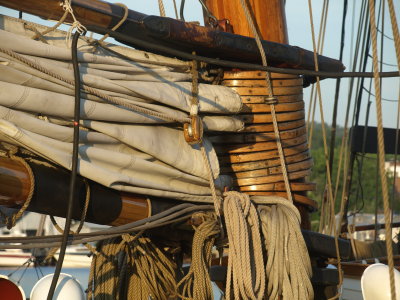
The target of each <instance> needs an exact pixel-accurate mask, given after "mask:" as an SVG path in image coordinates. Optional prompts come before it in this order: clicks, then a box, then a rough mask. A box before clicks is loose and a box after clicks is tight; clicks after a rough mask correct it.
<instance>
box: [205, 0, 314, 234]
mask: <svg viewBox="0 0 400 300" xmlns="http://www.w3.org/2000/svg"><path fill="white" fill-rule="evenodd" d="M246 1H247V5H248V7H249V10H250V13H251V14H252V16H253V20H254V21H255V23H256V28H257V29H258V32H259V35H260V37H261V38H262V39H265V40H268V41H272V42H278V43H283V44H287V43H288V34H287V27H286V17H285V7H284V6H285V4H284V2H285V1H284V0H246ZM240 2H241V1H240V0H206V1H205V4H206V6H207V8H208V9H209V11H210V13H211V14H212V15H214V16H215V17H216V18H217V19H218V20H225V23H229V25H230V26H231V30H232V31H233V33H234V34H240V35H244V36H249V37H254V35H253V33H252V31H251V29H250V27H249V25H248V20H247V18H246V16H245V13H244V10H243V7H242V5H241V3H240ZM206 18H207V16H206ZM222 23H223V22H222ZM219 24H221V21H219ZM271 83H272V89H273V93H274V95H275V96H276V97H277V103H276V105H275V106H276V107H278V106H282V105H285V104H288V103H290V104H291V105H300V106H301V105H303V106H304V102H303V100H302V79H301V78H299V77H298V76H294V75H285V74H276V73H274V74H271ZM222 84H223V85H226V86H230V87H231V88H233V89H234V90H236V91H237V92H238V93H239V94H240V95H241V96H242V99H243V103H244V106H245V109H244V111H246V113H248V112H249V111H250V112H251V113H252V115H251V116H252V117H251V119H252V120H251V121H249V122H247V123H248V124H246V126H247V127H245V129H244V132H245V133H243V135H245V134H246V132H252V133H253V132H256V133H255V135H258V137H259V140H261V139H262V138H263V136H265V135H266V134H267V135H270V136H273V133H272V132H271V130H272V129H271V128H272V126H271V125H272V124H271V123H270V122H271V121H268V120H270V117H271V116H270V114H271V112H270V111H269V110H268V109H267V108H268V107H269V105H268V104H267V103H265V101H264V100H265V99H266V98H267V97H268V89H267V86H266V82H265V73H264V72H249V71H241V70H236V69H235V70H232V71H225V75H224V80H223V81H222ZM260 108H261V109H260ZM293 112H296V113H298V112H301V113H302V114H304V110H303V109H301V110H300V109H298V108H297V109H294V110H293ZM247 116H248V115H247ZM247 116H246V117H247ZM261 118H262V119H264V120H265V121H264V122H265V123H264V122H263V123H264V124H259V123H260V122H258V121H256V119H261ZM287 121H288V122H287V123H286V124H285V126H286V125H289V128H291V130H294V131H296V132H298V135H297V138H299V139H302V141H305V142H304V143H302V144H299V143H296V146H295V147H290V146H288V142H285V141H283V143H282V147H283V152H284V153H285V160H286V167H287V169H288V171H289V178H290V185H291V189H292V192H293V193H292V196H293V199H294V201H295V204H296V206H297V207H298V209H299V211H300V213H301V216H302V227H303V228H306V229H309V228H310V222H309V214H308V210H309V208H315V207H316V205H315V202H314V201H312V200H311V199H308V198H307V197H306V196H305V193H306V192H307V191H308V190H312V189H313V188H314V186H313V185H312V184H309V183H305V178H306V176H307V175H301V176H297V175H296V176H294V173H295V172H294V173H293V172H291V171H290V170H293V166H294V165H295V164H304V166H303V167H302V171H304V172H305V173H306V172H308V174H309V172H310V165H311V158H310V157H309V153H308V152H307V151H304V149H306V148H308V146H307V142H306V140H307V137H306V133H305V129H304V124H305V119H304V115H303V117H302V118H301V117H299V116H296V117H293V118H292V119H289V120H287ZM299 124H300V125H299ZM285 126H283V123H281V122H279V120H278V128H279V130H280V131H281V140H282V137H283V135H284V134H285ZM267 127H268V129H266V128H267ZM286 129H287V127H286ZM221 139H225V140H226V137H223V136H221ZM245 139H246V137H244V138H243V140H245ZM246 140H248V141H251V140H250V139H246ZM262 144H263V143H258V142H257V137H255V138H254V140H253V141H252V143H251V145H250V144H248V147H247V148H246V150H244V147H241V145H237V146H235V147H232V145H227V146H226V147H225V149H223V150H222V151H220V153H219V154H221V155H227V154H229V155H230V162H231V166H230V167H231V170H230V172H229V173H230V175H232V176H233V177H234V178H235V179H236V185H237V188H238V189H239V190H240V191H242V192H245V193H248V194H250V195H265V196H269V195H277V196H283V197H286V194H285V189H284V188H283V187H284V184H283V178H272V176H271V172H270V170H269V169H268V168H266V166H269V165H270V162H271V160H274V159H277V158H278V154H277V152H276V151H275V152H274V153H272V155H271V156H268V158H267V160H266V157H267V156H265V155H264V156H263V155H262V152H257V153H258V154H259V156H258V157H257V156H256V155H254V154H257V153H254V152H253V151H256V150H255V149H258V151H260V150H261V149H263V148H262V147H263V145H262ZM275 149H276V148H275ZM217 152H218V150H217ZM289 152H290V153H289ZM250 155H253V157H254V158H253V161H252V166H254V170H251V171H250V172H240V171H239V172H238V171H237V170H243V168H246V165H245V164H243V163H237V162H238V156H241V157H244V158H248V157H249V156H250ZM293 162H295V163H293ZM307 163H308V165H307ZM246 170H247V169H246ZM280 172H282V170H280ZM246 173H247V175H246ZM243 177H247V178H243ZM243 179H245V180H243ZM310 187H311V188H310Z"/></svg>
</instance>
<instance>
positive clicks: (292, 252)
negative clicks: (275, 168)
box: [257, 197, 314, 300]
mask: <svg viewBox="0 0 400 300" xmlns="http://www.w3.org/2000/svg"><path fill="white" fill-rule="evenodd" d="M259 201H260V202H263V203H265V204H268V206H266V205H264V206H262V205H260V206H258V210H259V213H260V219H261V228H262V234H263V236H264V240H265V247H266V249H267V264H266V267H265V273H266V276H267V281H268V286H267V295H268V299H282V298H283V299H291V300H297V299H299V300H300V299H301V300H306V299H314V291H313V287H312V285H311V280H310V278H311V276H312V269H311V262H310V257H309V254H308V251H307V247H306V244H305V242H304V239H303V235H302V234H301V230H300V221H301V217H300V213H299V211H298V210H297V208H296V207H295V206H294V205H293V204H292V203H290V202H289V201H287V200H286V199H284V198H279V197H257V202H259ZM280 297H282V298H280Z"/></svg>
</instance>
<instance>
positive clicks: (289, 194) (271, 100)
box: [240, 0, 293, 202]
mask: <svg viewBox="0 0 400 300" xmlns="http://www.w3.org/2000/svg"><path fill="white" fill-rule="evenodd" d="M240 3H241V5H242V8H243V11H244V13H245V15H246V19H247V23H248V25H249V26H250V29H251V31H252V33H253V35H254V37H255V39H256V43H257V47H258V50H259V51H260V54H261V60H262V64H263V66H264V67H268V63H267V57H266V55H265V50H264V47H263V46H262V44H261V38H260V34H259V31H258V30H257V28H256V25H255V22H254V19H253V16H252V15H251V13H250V11H249V7H248V5H247V2H245V0H240ZM265 75H266V77H265V81H266V83H267V90H268V93H269V97H268V98H267V99H266V100H265V102H266V104H269V107H270V110H271V116H272V123H273V127H274V134H275V139H276V145H277V148H278V153H279V160H280V165H281V168H282V175H283V181H284V183H285V190H286V193H287V197H288V200H289V201H290V202H293V197H292V191H291V187H290V183H289V177H288V172H287V167H286V162H285V155H284V153H283V148H282V142H281V138H280V132H279V127H278V121H277V117H276V112H275V103H277V98H276V97H275V96H274V95H273V90H272V85H271V78H270V74H269V73H268V72H265Z"/></svg>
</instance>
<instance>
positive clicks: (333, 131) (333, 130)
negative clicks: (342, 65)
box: [329, 0, 347, 175]
mask: <svg viewBox="0 0 400 300" xmlns="http://www.w3.org/2000/svg"><path fill="white" fill-rule="evenodd" d="M346 15H347V0H344V1H343V16H342V31H341V37H340V54H339V60H340V61H342V60H343V50H344V41H345V33H346V30H345V29H346V27H345V25H346ZM339 92H340V78H338V79H337V80H336V87H335V100H334V104H333V113H332V126H331V142H330V151H329V170H330V172H331V175H332V171H333V170H332V169H333V168H332V167H333V158H334V156H335V144H336V143H335V140H336V119H337V110H338V103H339Z"/></svg>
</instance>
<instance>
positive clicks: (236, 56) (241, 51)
mask: <svg viewBox="0 0 400 300" xmlns="http://www.w3.org/2000/svg"><path fill="white" fill-rule="evenodd" d="M208 2H211V1H207V3H208ZM230 2H231V1H222V2H221V3H224V4H223V5H224V7H225V6H226V7H229V6H230V5H229V3H230ZM275 2H277V1H276V0H275ZM278 2H280V1H278ZM59 3H60V1H59V0H24V1H14V0H0V5H3V6H6V7H9V8H12V9H16V10H19V11H22V12H26V13H30V14H34V15H37V16H39V17H42V18H45V19H52V20H59V19H60V18H61V16H62V15H63V13H64V11H63V9H62V7H60V5H59ZM260 3H262V2H260ZM261 6H262V8H263V9H262V14H263V15H264V14H265V15H266V16H267V17H268V16H270V15H271V12H272V11H275V8H274V6H273V5H269V6H268V5H267V6H266V4H262V5H261ZM72 8H73V9H74V14H75V16H76V18H77V19H78V20H79V21H80V22H81V23H82V24H83V25H95V26H99V27H102V28H112V27H113V26H114V25H115V24H117V23H118V22H119V21H120V20H121V19H122V17H123V15H124V9H123V8H122V7H121V6H118V5H116V4H111V3H107V2H104V1H100V0H91V1H85V0H73V1H72ZM278 9H279V10H282V9H283V6H282V4H280V6H278ZM256 17H257V20H259V19H261V15H257V16H256ZM281 20H282V19H281ZM66 21H67V22H71V18H70V17H68V18H67V20H66ZM242 23H243V22H242ZM236 24H238V23H236ZM268 24H275V23H274V22H269V23H268ZM277 24H278V25H276V26H278V27H279V28H280V29H281V30H280V32H282V33H281V34H280V36H281V37H280V38H279V39H275V38H274V37H273V36H271V35H269V34H265V36H264V38H266V39H270V38H271V39H272V40H273V41H266V40H264V41H263V42H262V43H263V46H264V48H265V51H266V55H267V58H268V61H269V65H270V66H274V67H288V68H297V69H309V70H314V58H313V52H311V51H308V50H304V49H302V48H299V47H295V46H289V45H286V44H285V43H286V42H287V33H286V26H285V22H284V21H279V23H277ZM274 26H275V25H274ZM235 30H236V27H235ZM263 30H264V29H263ZM117 31H118V32H120V33H124V34H127V35H130V36H132V37H135V38H140V39H142V40H144V41H148V42H152V43H155V44H158V45H163V46H168V47H173V48H177V49H180V50H184V51H187V52H189V53H192V52H193V51H195V52H196V53H197V54H199V55H204V56H209V57H214V58H223V59H229V60H238V61H241V62H249V63H260V54H259V50H258V48H257V45H256V42H255V40H254V39H253V38H251V37H247V36H244V35H247V33H246V31H237V33H239V34H243V35H239V34H232V33H228V32H224V31H221V30H219V29H214V28H211V27H204V26H198V25H195V24H192V23H185V22H182V21H179V20H175V19H171V18H163V17H158V16H148V15H145V14H142V13H138V12H136V11H133V10H129V14H128V18H127V20H126V21H125V23H124V24H123V25H122V26H121V27H120V28H119V29H118V30H117ZM269 32H273V31H269ZM276 32H277V31H276ZM121 42H124V41H121ZM164 54H165V53H164ZM318 63H319V69H320V70H321V71H335V72H341V71H343V70H344V66H343V64H342V63H341V62H340V61H338V60H335V59H331V58H328V57H325V56H321V55H319V56H318Z"/></svg>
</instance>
